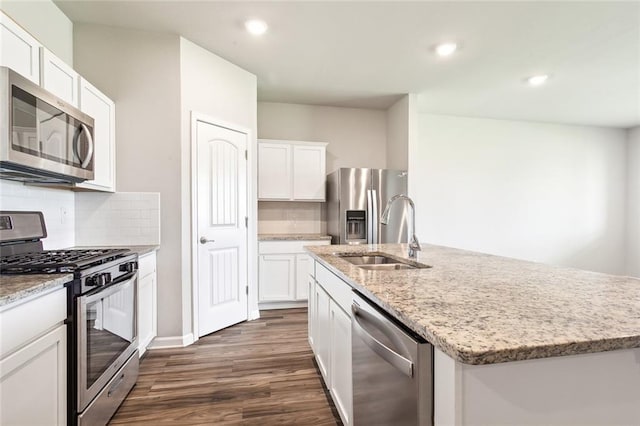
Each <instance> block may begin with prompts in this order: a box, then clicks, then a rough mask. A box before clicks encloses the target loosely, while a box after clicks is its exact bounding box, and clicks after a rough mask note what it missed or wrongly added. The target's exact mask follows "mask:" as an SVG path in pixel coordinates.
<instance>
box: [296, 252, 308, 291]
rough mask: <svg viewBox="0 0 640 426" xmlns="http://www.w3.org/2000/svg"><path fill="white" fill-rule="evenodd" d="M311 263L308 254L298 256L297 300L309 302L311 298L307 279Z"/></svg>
mask: <svg viewBox="0 0 640 426" xmlns="http://www.w3.org/2000/svg"><path fill="white" fill-rule="evenodd" d="M310 261H311V256H309V255H308V254H296V300H307V299H308V297H309V293H308V285H307V278H308V277H309V262H310Z"/></svg>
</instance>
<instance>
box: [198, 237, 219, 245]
mask: <svg viewBox="0 0 640 426" xmlns="http://www.w3.org/2000/svg"><path fill="white" fill-rule="evenodd" d="M215 242H216V240H207V239H206V238H205V237H200V244H207V243H215Z"/></svg>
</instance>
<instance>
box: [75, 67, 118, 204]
mask: <svg viewBox="0 0 640 426" xmlns="http://www.w3.org/2000/svg"><path fill="white" fill-rule="evenodd" d="M80 109H81V110H82V112H84V113H86V114H89V115H90V116H91V117H93V119H94V120H95V123H94V129H93V132H94V137H93V143H94V159H93V164H94V179H93V180H90V181H87V182H83V183H81V184H78V186H79V187H81V188H88V189H95V190H98V191H109V192H115V190H116V137H115V127H116V126H115V122H116V112H115V111H116V107H115V104H114V102H113V101H112V100H111V99H109V98H108V97H107V96H106V95H105V94H104V93H102V92H100V91H99V90H98V89H96V88H95V87H94V86H93V85H92V84H91V83H89V82H88V81H86V80H85V79H83V78H81V79H80Z"/></svg>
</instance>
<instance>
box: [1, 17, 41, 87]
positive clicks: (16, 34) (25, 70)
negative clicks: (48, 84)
mask: <svg viewBox="0 0 640 426" xmlns="http://www.w3.org/2000/svg"><path fill="white" fill-rule="evenodd" d="M40 47H41V45H40V43H38V40H36V39H35V38H33V37H32V36H31V34H29V33H28V32H26V31H25V30H23V29H22V27H20V25H18V24H16V23H15V22H14V21H13V20H12V19H11V18H9V17H8V16H7V15H5V14H4V13H3V12H0V65H2V66H5V67H9V68H11V69H12V70H14V71H15V72H17V73H18V74H20V75H22V76H23V77H25V78H28V79H29V80H31V81H33V82H34V83H36V84H40Z"/></svg>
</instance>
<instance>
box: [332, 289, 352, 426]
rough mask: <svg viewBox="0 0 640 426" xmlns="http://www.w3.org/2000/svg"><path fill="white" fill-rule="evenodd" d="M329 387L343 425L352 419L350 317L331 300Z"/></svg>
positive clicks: (348, 423) (350, 422)
mask: <svg viewBox="0 0 640 426" xmlns="http://www.w3.org/2000/svg"><path fill="white" fill-rule="evenodd" d="M329 310H330V321H331V325H330V327H329V329H330V343H329V348H330V361H329V365H330V369H329V376H330V380H329V382H330V383H331V384H330V385H329V386H330V387H329V389H330V390H331V395H332V396H333V401H334V403H335V404H336V408H337V409H338V412H339V413H340V417H341V418H342V422H343V423H344V424H345V425H350V424H352V423H353V420H352V411H353V409H352V405H353V404H352V385H351V318H350V317H349V315H347V314H346V313H345V312H344V311H343V310H342V309H341V308H340V306H339V305H338V304H337V303H335V302H334V301H333V300H331V301H330V308H329Z"/></svg>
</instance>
